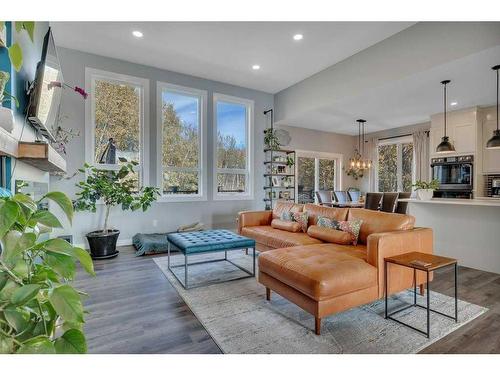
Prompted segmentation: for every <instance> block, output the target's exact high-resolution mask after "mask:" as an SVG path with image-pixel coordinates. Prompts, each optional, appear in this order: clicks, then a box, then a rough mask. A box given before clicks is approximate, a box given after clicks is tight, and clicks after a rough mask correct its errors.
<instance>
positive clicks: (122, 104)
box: [93, 80, 141, 163]
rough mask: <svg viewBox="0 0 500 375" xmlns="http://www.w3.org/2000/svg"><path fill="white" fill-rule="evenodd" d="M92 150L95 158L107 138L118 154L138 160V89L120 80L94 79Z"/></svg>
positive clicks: (129, 159)
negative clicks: (112, 142)
mask: <svg viewBox="0 0 500 375" xmlns="http://www.w3.org/2000/svg"><path fill="white" fill-rule="evenodd" d="M93 94H94V103H95V112H94V122H95V149H94V158H95V159H94V161H95V163H99V158H100V157H101V155H102V153H103V152H104V150H105V148H106V145H107V144H108V140H109V138H113V140H114V143H115V145H116V156H117V160H118V158H119V157H122V158H125V159H127V160H128V161H137V162H139V155H140V150H139V147H140V116H141V109H140V101H141V93H140V88H139V87H136V86H133V85H130V84H123V83H116V82H111V81H106V80H95V89H94V93H93Z"/></svg>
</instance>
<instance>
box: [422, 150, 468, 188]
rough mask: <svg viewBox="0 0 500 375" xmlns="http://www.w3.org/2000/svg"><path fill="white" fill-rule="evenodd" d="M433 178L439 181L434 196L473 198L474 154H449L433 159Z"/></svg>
mask: <svg viewBox="0 0 500 375" xmlns="http://www.w3.org/2000/svg"><path fill="white" fill-rule="evenodd" d="M431 168H432V178H433V179H436V180H438V181H439V189H438V190H437V191H435V194H434V196H436V197H444V198H448V197H449V198H452V197H453V198H472V189H473V176H474V156H473V155H465V156H449V157H442V158H433V159H431Z"/></svg>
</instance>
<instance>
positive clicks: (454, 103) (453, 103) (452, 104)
mask: <svg viewBox="0 0 500 375" xmlns="http://www.w3.org/2000/svg"><path fill="white" fill-rule="evenodd" d="M457 104H458V102H451V103H450V105H451V106H453V107H454V106H456V105H457Z"/></svg>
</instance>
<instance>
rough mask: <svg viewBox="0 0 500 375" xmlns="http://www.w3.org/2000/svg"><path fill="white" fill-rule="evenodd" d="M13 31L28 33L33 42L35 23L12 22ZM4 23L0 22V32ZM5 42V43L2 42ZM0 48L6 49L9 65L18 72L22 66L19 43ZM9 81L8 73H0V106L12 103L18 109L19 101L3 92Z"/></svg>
mask: <svg viewBox="0 0 500 375" xmlns="http://www.w3.org/2000/svg"><path fill="white" fill-rule="evenodd" d="M14 25H15V29H16V31H17V32H18V33H19V32H21V31H22V30H26V32H27V33H28V35H29V37H30V39H31V42H34V40H35V22H34V21H17V22H14ZM5 27H6V26H5V21H0V31H3V30H4V29H5ZM4 42H5V41H4ZM0 48H6V49H7V54H8V56H9V60H10V63H11V64H12V66H13V67H14V69H15V70H16V72H19V71H20V70H21V68H22V66H23V51H22V49H21V46H20V45H19V43H14V44H12V45H11V46H8V47H7V45H6V44H3V43H2V44H0ZM9 79H10V74H9V72H5V71H0V105H1V104H3V103H4V102H5V101H14V102H15V103H16V107H19V101H18V100H17V98H16V97H15V96H13V95H11V94H9V93H6V92H5V85H6V84H7V82H8V81H9Z"/></svg>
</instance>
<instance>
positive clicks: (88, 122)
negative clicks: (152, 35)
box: [85, 67, 149, 187]
mask: <svg viewBox="0 0 500 375" xmlns="http://www.w3.org/2000/svg"><path fill="white" fill-rule="evenodd" d="M96 80H103V81H109V82H115V83H122V84H130V85H134V86H138V87H139V89H140V91H141V101H140V103H139V105H140V112H141V116H140V117H139V121H140V124H139V145H140V146H139V165H138V166H136V167H135V170H136V171H138V172H139V187H141V186H145V185H148V184H149V80H148V79H145V78H139V77H134V76H129V75H125V74H120V73H114V72H108V71H105V70H99V69H93V68H89V67H86V68H85V91H86V92H88V93H89V94H90V95H89V98H88V100H86V101H85V161H86V162H87V163H88V164H90V165H93V166H95V167H96V168H99V169H105V170H118V169H120V165H119V164H99V163H96V162H95V95H94V91H95V90H94V88H95V81H96Z"/></svg>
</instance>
